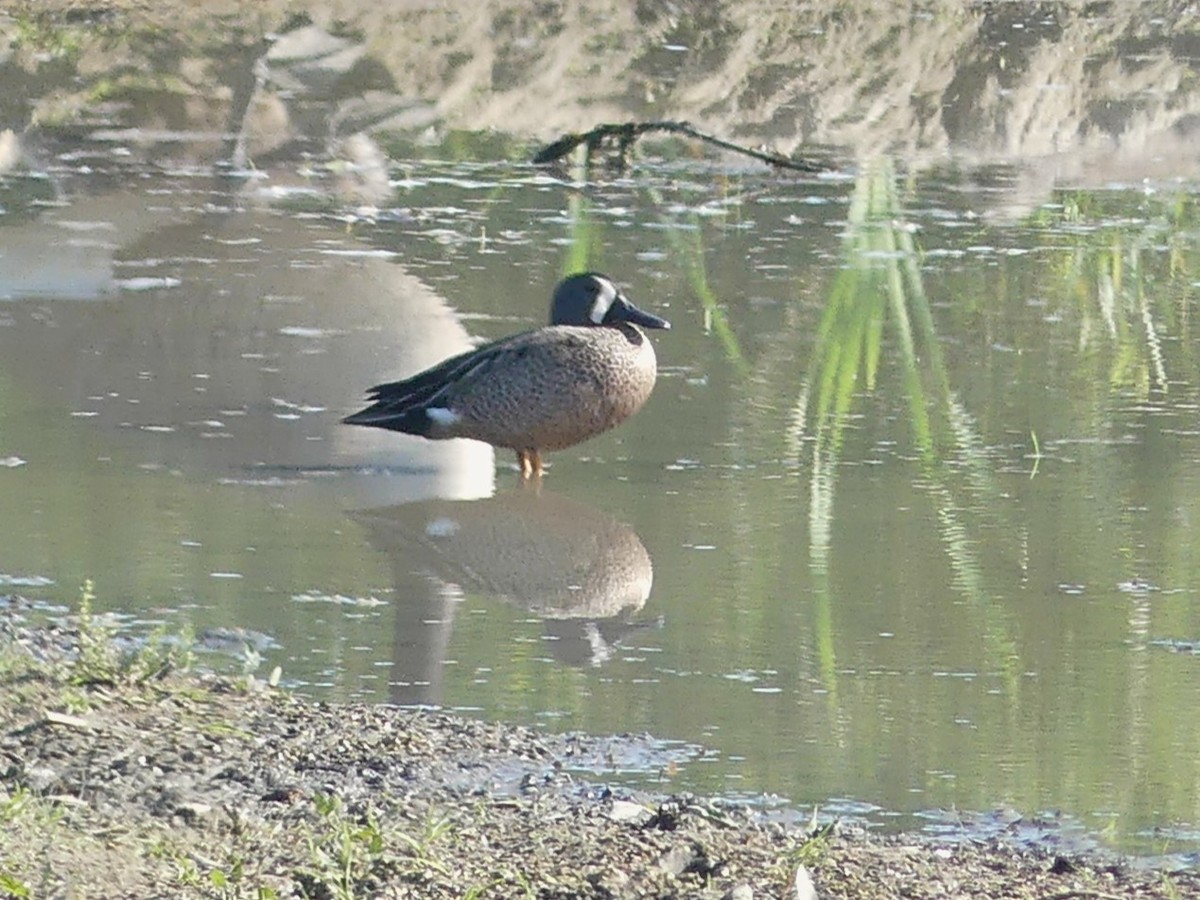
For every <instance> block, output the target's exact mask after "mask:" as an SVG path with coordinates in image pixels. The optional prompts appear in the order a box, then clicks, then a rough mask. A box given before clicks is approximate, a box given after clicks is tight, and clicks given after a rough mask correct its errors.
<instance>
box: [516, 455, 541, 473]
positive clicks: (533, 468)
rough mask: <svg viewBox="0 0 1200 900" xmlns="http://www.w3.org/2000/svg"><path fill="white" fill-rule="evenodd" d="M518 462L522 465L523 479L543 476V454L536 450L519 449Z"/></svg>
mask: <svg viewBox="0 0 1200 900" xmlns="http://www.w3.org/2000/svg"><path fill="white" fill-rule="evenodd" d="M517 464H518V465H519V466H520V467H521V480H522V481H528V480H529V479H530V478H541V477H542V454H540V453H538V451H536V450H518V451H517Z"/></svg>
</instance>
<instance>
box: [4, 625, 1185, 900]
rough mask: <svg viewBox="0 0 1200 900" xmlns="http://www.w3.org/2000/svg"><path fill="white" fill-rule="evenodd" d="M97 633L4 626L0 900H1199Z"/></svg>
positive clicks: (1098, 864) (1105, 871) (560, 739)
mask: <svg viewBox="0 0 1200 900" xmlns="http://www.w3.org/2000/svg"><path fill="white" fill-rule="evenodd" d="M97 634H98V632H97V631H96V629H95V627H94V626H92V625H85V628H84V629H83V630H82V632H81V631H80V630H78V629H71V630H68V629H61V630H59V629H36V630H33V629H29V628H27V627H25V626H24V625H23V624H22V623H21V621H20V620H19V617H18V615H17V614H16V613H15V612H14V611H13V608H12V607H11V606H10V608H9V609H8V611H7V612H3V613H0V774H2V780H0V823H2V825H3V827H0V896H13V897H20V896H36V897H55V896H104V897H117V896H121V897H157V896H172V897H303V896H309V897H352V896H362V897H368V896H370V897H430V898H434V897H447V898H450V897H453V898H461V897H539V898H569V897H572V898H573V897H580V898H593V897H594V898H607V897H714V898H719V897H737V898H750V897H783V896H787V897H793V896H798V895H799V894H798V893H797V889H796V886H795V880H796V875H797V870H798V867H800V866H803V867H804V869H803V872H804V873H807V874H808V875H809V876H811V879H812V881H813V882H814V883H815V887H816V890H817V892H818V895H819V896H821V897H848V898H849V897H854V898H873V897H900V896H903V897H971V896H977V897H1043V898H1044V897H1061V898H1066V897H1096V898H1106V897H1163V898H1169V897H1187V896H1198V895H1200V874H1197V873H1195V872H1182V873H1180V872H1176V873H1169V874H1168V873H1162V872H1154V871H1142V870H1137V869H1133V868H1130V867H1129V866H1127V865H1125V864H1123V863H1121V862H1120V861H1116V860H1114V859H1111V858H1101V857H1091V856H1081V857H1066V856H1055V855H1051V854H1047V853H1042V852H1030V851H1028V850H1023V849H1020V848H1017V847H1013V846H1006V845H1002V844H998V843H990V844H978V843H977V844H940V845H939V844H935V843H929V842H928V841H925V840H921V839H917V838H906V837H895V838H887V839H882V838H878V837H874V836H869V835H866V834H864V833H863V832H862V831H861V830H856V829H852V828H825V829H820V830H817V831H813V830H810V829H809V828H808V827H807V826H789V825H783V824H780V823H778V822H768V821H765V820H764V819H763V818H762V817H761V816H760V815H759V814H757V813H756V812H754V811H752V810H748V809H745V808H741V807H738V806H734V805H731V804H728V803H722V802H718V801H713V800H707V799H703V798H695V797H678V796H677V797H668V796H652V795H649V794H645V793H639V792H631V791H626V790H609V789H607V788H605V787H604V786H603V780H604V776H603V772H604V770H605V767H606V765H607V766H608V767H609V769H610V770H611V766H612V760H614V759H616V758H619V757H621V756H623V755H626V754H627V753H629V752H630V751H631V749H636V748H637V746H638V745H639V744H646V746H647V747H649V746H650V745H649V744H647V743H646V742H645V741H644V740H643V739H640V738H635V737H612V738H592V737H581V736H571V735H568V736H557V735H546V734H541V733H538V732H534V731H531V730H529V729H526V728H516V727H509V726H504V725H496V724H486V723H481V722H477V721H472V720H469V719H463V718H459V717H456V716H451V715H447V714H443V713H440V712H432V711H423V712H421V711H406V710H400V709H394V708H385V707H372V706H362V705H332V704H324V703H314V702H309V701H306V700H304V699H302V698H298V697H296V696H294V695H291V694H289V693H287V692H285V691H281V690H276V689H272V688H270V687H269V686H267V685H265V684H264V683H262V682H261V681H248V680H235V679H228V678H218V677H213V676H204V675H189V674H181V673H179V672H178V671H176V670H175V669H176V667H177V666H178V665H179V663H180V662H181V661H184V660H183V659H182V657H181V654H180V652H179V651H178V650H176V649H174V648H172V647H170V646H166V647H160V648H158V649H153V650H151V651H143V652H142V653H141V654H139V655H138V656H137V657H126V658H123V659H122V658H119V657H118V656H117V655H115V654H114V653H113V652H112V651H111V649H110V648H109V647H108V646H107V645H105V644H102V643H101V642H100V640H101V639H104V638H105V637H106V636H105V635H104V634H103V633H102V632H101V633H99V639H98V637H97ZM588 773H591V774H588ZM801 879H802V880H803V875H802V876H801Z"/></svg>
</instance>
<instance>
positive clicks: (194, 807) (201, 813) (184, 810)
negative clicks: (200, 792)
mask: <svg viewBox="0 0 1200 900" xmlns="http://www.w3.org/2000/svg"><path fill="white" fill-rule="evenodd" d="M211 812H212V807H211V806H210V805H209V804H207V803H198V802H194V801H189V802H184V803H177V804H176V805H175V815H177V816H179V817H180V818H181V819H183V820H184V821H185V822H197V821H199V820H200V819H203V818H205V817H206V816H208V814H209V813H211Z"/></svg>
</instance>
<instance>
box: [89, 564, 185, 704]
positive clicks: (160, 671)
mask: <svg viewBox="0 0 1200 900" xmlns="http://www.w3.org/2000/svg"><path fill="white" fill-rule="evenodd" d="M95 600H96V589H95V585H94V584H93V582H92V580H91V579H90V578H89V579H88V580H86V581H85V582H84V583H83V587H82V588H81V589H80V592H79V615H78V622H79V647H78V652H77V653H76V656H75V661H74V663H73V664H72V666H71V667H70V671H69V673H68V677H67V680H68V681H69V682H70V683H71V684H73V685H77V686H86V685H94V684H118V683H127V684H129V683H132V684H144V683H145V682H147V681H151V680H154V679H158V678H162V677H163V676H165V675H166V674H167V673H169V672H172V671H186V670H187V669H189V668H191V666H192V663H193V662H194V657H193V654H192V650H191V647H192V635H191V633H190V630H188V629H185V630H184V631H182V632H181V633H180V634H179V636H178V637H175V638H172V637H169V636H168V635H167V634H166V631H165V630H164V629H162V628H156V629H155V630H154V631H153V632H152V633H151V635H150V636H149V638H147V639H146V640H145V642H143V643H142V644H141V645H140V646H138V647H137V648H135V649H131V650H125V651H122V650H121V649H120V648H119V646H118V644H117V628H116V626H115V625H113V624H112V623H111V622H110V621H108V620H105V619H103V618H101V617H99V616H97V615H96V614H95V613H94V612H93V609H92V604H93V603H94V602H95Z"/></svg>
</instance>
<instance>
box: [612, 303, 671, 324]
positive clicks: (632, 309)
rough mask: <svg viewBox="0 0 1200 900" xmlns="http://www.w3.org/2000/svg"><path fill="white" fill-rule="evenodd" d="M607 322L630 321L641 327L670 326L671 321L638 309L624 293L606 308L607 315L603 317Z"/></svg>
mask: <svg viewBox="0 0 1200 900" xmlns="http://www.w3.org/2000/svg"><path fill="white" fill-rule="evenodd" d="M604 321H605V322H606V323H607V322H630V323H632V324H634V325H641V326H642V327H643V328H670V327H671V323H670V322H668V321H667V320H666V319H660V318H659V317H658V316H656V315H654V314H653V313H648V312H646V311H645V310H643V309H638V308H637V307H636V306H634V305H633V304H632V303H630V302H629V300H628V299H626V298H625V296H624V295H621V296H618V297H617V299H616V300H615V301H613V305H612V306H610V307H609V308H608V315H606V316H605V317H604Z"/></svg>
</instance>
